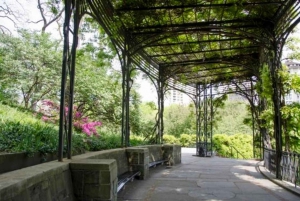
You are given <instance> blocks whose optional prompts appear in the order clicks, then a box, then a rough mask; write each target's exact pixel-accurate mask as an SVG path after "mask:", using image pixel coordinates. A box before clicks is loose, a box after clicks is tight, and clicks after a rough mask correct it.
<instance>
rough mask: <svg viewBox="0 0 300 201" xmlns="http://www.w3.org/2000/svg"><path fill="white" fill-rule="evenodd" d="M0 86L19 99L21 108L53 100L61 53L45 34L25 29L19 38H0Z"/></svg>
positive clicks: (54, 42)
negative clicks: (0, 58)
mask: <svg viewBox="0 0 300 201" xmlns="http://www.w3.org/2000/svg"><path fill="white" fill-rule="evenodd" d="M0 44H1V45H0V54H1V57H2V62H1V63H0V71H1V74H0V76H1V81H0V82H1V85H2V86H5V88H4V89H2V90H4V91H6V92H9V93H10V94H11V95H12V96H14V98H15V100H19V99H20V100H21V102H22V104H23V106H24V107H25V108H30V107H32V106H35V104H36V103H37V102H38V101H40V100H42V99H46V98H56V97H57V93H58V89H59V88H58V87H59V86H58V84H59V80H60V73H59V72H60V66H61V54H60V50H59V47H58V43H57V41H54V40H52V39H50V35H49V34H42V35H40V34H38V33H37V32H29V31H25V30H21V31H19V37H13V36H8V35H5V34H1V35H0Z"/></svg>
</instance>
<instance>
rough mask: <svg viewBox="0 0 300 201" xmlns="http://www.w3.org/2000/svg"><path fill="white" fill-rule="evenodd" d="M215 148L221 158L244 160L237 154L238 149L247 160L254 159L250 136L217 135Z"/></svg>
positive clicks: (214, 143) (214, 141) (215, 136)
mask: <svg viewBox="0 0 300 201" xmlns="http://www.w3.org/2000/svg"><path fill="white" fill-rule="evenodd" d="M213 148H214V150H215V151H216V152H217V154H218V155H219V156H223V157H232V158H237V155H238V158H243V157H242V156H241V155H240V154H237V152H236V150H235V149H237V150H238V151H239V152H240V153H241V154H242V155H243V156H244V157H245V158H246V159H249V158H253V145H252V136H251V135H248V134H235V135H230V136H229V135H226V134H215V135H214V136H213Z"/></svg>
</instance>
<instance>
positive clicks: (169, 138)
mask: <svg viewBox="0 0 300 201" xmlns="http://www.w3.org/2000/svg"><path fill="white" fill-rule="evenodd" d="M163 142H164V144H180V142H179V139H177V138H176V137H175V136H174V135H168V134H164V135H163Z"/></svg>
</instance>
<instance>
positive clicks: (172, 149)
mask: <svg viewBox="0 0 300 201" xmlns="http://www.w3.org/2000/svg"><path fill="white" fill-rule="evenodd" d="M162 149H163V158H164V159H166V160H168V163H169V164H168V165H169V166H172V165H177V164H180V163H181V146H179V145H165V144H164V145H163V147H162Z"/></svg>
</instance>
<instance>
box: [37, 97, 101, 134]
mask: <svg viewBox="0 0 300 201" xmlns="http://www.w3.org/2000/svg"><path fill="white" fill-rule="evenodd" d="M68 109H69V108H68V107H65V115H68ZM39 112H40V113H42V120H43V121H45V122H51V123H58V120H59V105H58V104H55V103H53V102H52V101H50V100H44V101H43V102H42V106H41V108H40V111H39ZM101 125H102V123H101V122H100V121H92V120H90V119H89V118H88V117H86V116H84V114H83V113H82V112H80V111H79V110H78V107H77V106H74V108H73V126H74V129H75V130H77V131H80V132H83V133H85V134H87V135H88V136H91V135H95V136H98V135H99V134H98V132H97V128H99V127H100V126H101Z"/></svg>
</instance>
